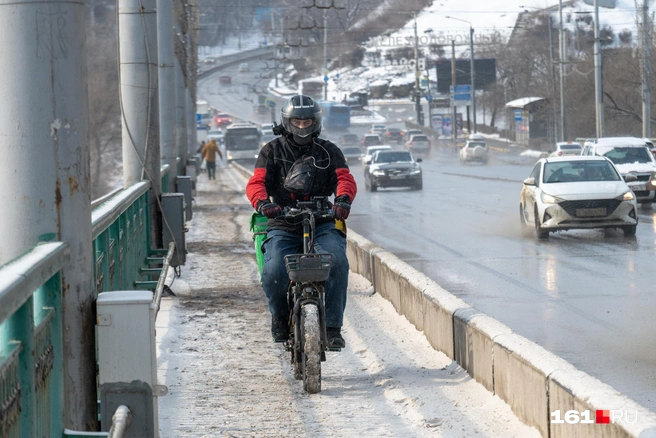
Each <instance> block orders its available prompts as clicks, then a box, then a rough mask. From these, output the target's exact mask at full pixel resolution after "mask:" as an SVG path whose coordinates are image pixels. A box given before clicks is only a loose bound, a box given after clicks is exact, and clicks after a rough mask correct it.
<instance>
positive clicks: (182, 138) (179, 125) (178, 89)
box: [175, 57, 188, 175]
mask: <svg viewBox="0 0 656 438" xmlns="http://www.w3.org/2000/svg"><path fill="white" fill-rule="evenodd" d="M185 96H186V88H185V83H184V73H183V72H182V66H181V65H180V61H179V60H178V59H177V57H176V59H175V144H176V147H177V149H178V156H179V157H180V163H181V164H182V166H181V167H182V168H181V169H180V171H181V173H182V174H183V175H184V174H186V171H187V169H186V165H187V159H188V154H187V122H186V117H187V113H186V112H185V105H186V97H185Z"/></svg>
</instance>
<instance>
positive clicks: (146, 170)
mask: <svg viewBox="0 0 656 438" xmlns="http://www.w3.org/2000/svg"><path fill="white" fill-rule="evenodd" d="M155 6H156V4H155V0H118V8H119V11H118V14H119V15H118V17H119V18H118V31H119V43H118V44H119V55H120V58H119V64H120V65H119V69H120V74H121V84H120V92H121V101H122V103H123V112H124V117H123V120H122V122H123V183H124V187H128V186H131V185H132V184H135V183H137V182H139V181H142V180H150V182H151V184H152V186H151V187H152V189H151V191H150V199H149V208H150V245H151V246H153V247H156V248H160V247H161V246H162V231H161V230H162V223H161V212H160V210H159V204H158V198H159V196H160V194H161V192H162V183H161V176H160V175H161V172H160V166H161V161H160V160H161V159H160V145H159V95H158V91H157V83H158V68H157V16H156V12H155V11H156V9H155Z"/></svg>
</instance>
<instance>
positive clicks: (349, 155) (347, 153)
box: [342, 146, 364, 163]
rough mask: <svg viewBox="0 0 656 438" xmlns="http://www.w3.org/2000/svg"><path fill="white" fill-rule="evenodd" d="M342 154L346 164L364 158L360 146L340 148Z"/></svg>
mask: <svg viewBox="0 0 656 438" xmlns="http://www.w3.org/2000/svg"><path fill="white" fill-rule="evenodd" d="M342 154H344V158H345V159H346V162H347V163H356V162H360V161H362V157H364V154H363V153H362V149H360V146H342Z"/></svg>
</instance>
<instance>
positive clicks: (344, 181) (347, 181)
mask: <svg viewBox="0 0 656 438" xmlns="http://www.w3.org/2000/svg"><path fill="white" fill-rule="evenodd" d="M335 172H336V173H337V190H336V192H335V196H341V195H348V197H349V199H350V200H351V202H353V200H354V199H355V194H356V193H357V192H358V186H357V184H356V183H355V179H354V178H353V175H351V171H350V170H349V168H348V167H340V168H338V169H336V170H335Z"/></svg>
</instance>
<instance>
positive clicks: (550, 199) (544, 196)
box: [540, 192, 560, 204]
mask: <svg viewBox="0 0 656 438" xmlns="http://www.w3.org/2000/svg"><path fill="white" fill-rule="evenodd" d="M540 199H541V200H542V202H544V203H545V204H558V202H560V199H559V198H556V197H555V196H551V195H547V194H546V193H544V192H542V193H540Z"/></svg>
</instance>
